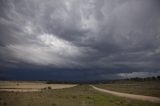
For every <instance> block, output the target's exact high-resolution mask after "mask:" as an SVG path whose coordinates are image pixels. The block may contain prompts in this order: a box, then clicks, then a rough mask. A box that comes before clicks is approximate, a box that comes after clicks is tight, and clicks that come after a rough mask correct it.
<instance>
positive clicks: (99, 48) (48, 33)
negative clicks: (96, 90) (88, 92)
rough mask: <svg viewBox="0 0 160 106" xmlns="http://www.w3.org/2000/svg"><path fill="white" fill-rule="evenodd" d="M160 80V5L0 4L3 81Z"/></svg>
mask: <svg viewBox="0 0 160 106" xmlns="http://www.w3.org/2000/svg"><path fill="white" fill-rule="evenodd" d="M153 75H160V1H159V0H0V78H1V79H2V78H6V79H7V78H8V79H54V80H55V79H57V80H102V79H115V78H124V77H136V76H138V77H146V76H153Z"/></svg>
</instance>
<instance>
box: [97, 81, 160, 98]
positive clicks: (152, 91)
mask: <svg viewBox="0 0 160 106" xmlns="http://www.w3.org/2000/svg"><path fill="white" fill-rule="evenodd" d="M95 86H97V87H99V88H103V89H108V90H112V91H118V92H124V93H131V94H139V95H147V96H155V97H160V81H117V82H114V83H112V84H96V85H95Z"/></svg>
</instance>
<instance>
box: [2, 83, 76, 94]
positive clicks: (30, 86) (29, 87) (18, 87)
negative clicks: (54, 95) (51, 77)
mask: <svg viewBox="0 0 160 106" xmlns="http://www.w3.org/2000/svg"><path fill="white" fill-rule="evenodd" d="M73 86H76V85H74V84H46V83H45V82H18V81H0V91H23V92H27V91H40V90H42V89H45V88H48V87H49V88H50V89H62V88H69V87H73Z"/></svg>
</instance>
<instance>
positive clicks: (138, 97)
mask: <svg viewBox="0 0 160 106" xmlns="http://www.w3.org/2000/svg"><path fill="white" fill-rule="evenodd" d="M90 86H91V87H92V88H93V89H95V90H97V91H101V92H106V93H109V94H112V95H115V96H119V97H126V98H131V99H136V100H143V101H149V102H154V103H160V98H158V97H152V96H143V95H134V94H128V93H120V92H115V91H110V90H106V89H101V88H98V87H95V86H93V85H90Z"/></svg>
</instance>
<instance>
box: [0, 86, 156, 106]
mask: <svg viewBox="0 0 160 106" xmlns="http://www.w3.org/2000/svg"><path fill="white" fill-rule="evenodd" d="M0 106H159V104H154V103H149V102H143V101H136V100H131V99H127V98H120V97H116V96H112V95H110V94H106V93H101V92H98V91H95V90H94V89H92V88H91V87H90V86H89V85H78V86H76V87H72V88H65V89H59V90H58V89H57V90H44V91H41V92H0Z"/></svg>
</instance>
